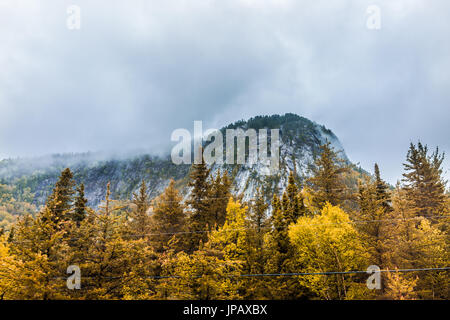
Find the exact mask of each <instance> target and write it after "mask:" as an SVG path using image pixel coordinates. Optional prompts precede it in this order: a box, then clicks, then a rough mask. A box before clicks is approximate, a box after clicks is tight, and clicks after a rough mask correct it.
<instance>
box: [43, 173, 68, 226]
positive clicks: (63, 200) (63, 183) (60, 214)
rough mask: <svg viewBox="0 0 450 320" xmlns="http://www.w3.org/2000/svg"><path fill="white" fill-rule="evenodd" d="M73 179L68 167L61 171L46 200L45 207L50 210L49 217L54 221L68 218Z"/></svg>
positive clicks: (57, 221)
mask: <svg viewBox="0 0 450 320" xmlns="http://www.w3.org/2000/svg"><path fill="white" fill-rule="evenodd" d="M74 186H75V181H74V179H73V174H72V172H71V171H70V169H69V168H66V169H64V170H63V171H62V172H61V175H60V177H59V180H58V181H57V182H56V184H55V188H54V189H53V193H52V194H51V195H50V197H49V199H48V201H47V208H48V209H49V210H50V212H49V213H50V217H49V218H50V219H52V220H53V221H54V222H55V223H59V222H63V221H67V220H69V219H70V216H71V210H72V202H73V195H74V193H75V191H74Z"/></svg>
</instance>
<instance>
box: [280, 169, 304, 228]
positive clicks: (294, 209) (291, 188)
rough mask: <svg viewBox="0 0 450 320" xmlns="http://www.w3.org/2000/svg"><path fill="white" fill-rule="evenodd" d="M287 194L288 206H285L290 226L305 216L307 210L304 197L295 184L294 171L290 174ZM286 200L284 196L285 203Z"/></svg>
mask: <svg viewBox="0 0 450 320" xmlns="http://www.w3.org/2000/svg"><path fill="white" fill-rule="evenodd" d="M285 194H286V198H287V201H286V204H284V205H283V210H284V214H285V218H286V220H287V222H288V223H289V224H291V223H295V222H296V221H297V219H298V218H299V217H300V216H302V215H305V211H306V208H305V205H304V203H303V197H302V196H301V194H300V192H299V189H298V187H297V184H296V183H295V178H294V173H293V172H292V171H291V172H290V174H289V179H288V186H287V188H286V191H285ZM284 199H285V196H284V194H283V203H284V202H285V200H284Z"/></svg>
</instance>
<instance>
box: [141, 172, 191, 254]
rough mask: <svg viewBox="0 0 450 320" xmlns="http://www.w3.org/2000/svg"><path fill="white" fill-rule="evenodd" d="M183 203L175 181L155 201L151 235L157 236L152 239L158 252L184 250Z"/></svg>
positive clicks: (184, 222) (184, 220) (184, 218)
mask: <svg viewBox="0 0 450 320" xmlns="http://www.w3.org/2000/svg"><path fill="white" fill-rule="evenodd" d="M181 201H182V197H181V195H180V194H179V192H178V190H177V189H175V181H174V180H170V183H169V186H168V187H167V188H166V189H165V190H164V192H163V193H162V194H161V195H160V196H159V197H158V198H156V199H155V201H154V207H153V212H154V213H153V216H152V227H151V233H152V234H155V235H152V236H151V237H150V239H151V243H152V245H153V247H154V248H155V250H156V251H157V252H163V251H165V250H167V249H171V250H172V251H173V252H178V251H181V250H182V249H183V248H184V241H185V239H186V237H185V234H183V232H185V231H186V228H185V227H186V225H185V224H186V214H185V212H184V207H183V205H182V203H181ZM189 236H190V235H189Z"/></svg>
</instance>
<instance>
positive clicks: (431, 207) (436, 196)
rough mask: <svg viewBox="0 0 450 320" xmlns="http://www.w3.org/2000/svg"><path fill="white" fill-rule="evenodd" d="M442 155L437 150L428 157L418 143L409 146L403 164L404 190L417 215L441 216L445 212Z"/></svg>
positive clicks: (426, 150)
mask: <svg viewBox="0 0 450 320" xmlns="http://www.w3.org/2000/svg"><path fill="white" fill-rule="evenodd" d="M443 160H444V154H443V153H442V154H441V153H439V149H438V148H436V150H435V151H434V152H433V153H432V154H431V155H429V154H428V147H427V146H426V145H422V143H420V142H419V143H418V144H417V146H415V145H414V144H412V143H411V144H410V147H409V150H408V153H407V156H406V163H404V164H403V166H404V168H405V171H406V172H405V173H404V174H403V183H404V188H405V190H406V191H407V196H408V197H409V199H411V201H412V202H413V205H414V209H415V212H416V214H417V215H420V216H433V215H443V214H445V210H446V195H445V185H446V181H444V180H443V178H442V162H443Z"/></svg>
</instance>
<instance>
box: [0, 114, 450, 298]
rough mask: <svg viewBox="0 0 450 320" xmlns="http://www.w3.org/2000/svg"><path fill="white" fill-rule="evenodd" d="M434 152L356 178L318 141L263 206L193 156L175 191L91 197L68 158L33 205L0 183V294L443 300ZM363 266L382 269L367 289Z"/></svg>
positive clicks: (448, 204)
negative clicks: (393, 180) (73, 283)
mask: <svg viewBox="0 0 450 320" xmlns="http://www.w3.org/2000/svg"><path fill="white" fill-rule="evenodd" d="M261 121H262V120H261ZM443 159H444V154H442V153H440V152H439V149H436V150H435V151H433V152H430V151H429V150H428V147H427V146H426V145H423V144H422V143H418V144H411V145H410V147H409V150H408V152H407V155H406V160H405V164H404V174H403V179H402V181H401V183H399V184H398V185H397V186H395V187H390V186H389V185H388V184H387V183H386V182H385V181H384V180H383V178H382V170H380V168H379V166H378V165H377V164H374V172H375V174H374V176H373V177H370V176H362V175H361V176H358V177H355V172H354V171H352V170H351V168H350V167H349V165H348V163H347V162H346V161H344V160H342V159H341V158H340V157H339V154H338V152H337V151H335V150H334V149H333V148H332V147H331V146H330V144H329V143H326V144H324V145H322V146H321V147H320V153H319V156H318V157H317V158H316V160H315V167H314V170H313V174H312V176H311V177H310V178H309V179H306V180H304V181H302V180H301V179H298V176H297V174H296V172H291V173H290V175H289V178H288V183H287V186H286V188H285V189H284V190H280V192H276V193H274V194H273V195H272V200H271V201H270V203H269V202H267V201H266V198H267V197H266V195H265V194H264V192H263V190H262V189H261V188H258V192H257V193H256V195H255V197H254V198H253V199H249V200H247V201H244V200H243V197H242V196H241V195H233V192H232V189H231V188H232V186H231V180H230V177H229V173H228V172H226V171H223V172H218V173H217V174H216V175H213V174H212V173H211V172H210V170H209V169H208V167H207V166H206V165H205V164H204V163H202V164H195V165H192V167H191V169H190V176H189V182H188V185H189V187H190V190H191V192H190V193H189V194H188V196H187V197H186V198H185V199H184V198H183V197H182V195H181V194H180V192H179V190H177V187H176V185H177V184H176V181H174V180H172V181H171V182H170V183H169V185H168V186H167V187H166V189H165V190H164V191H163V192H162V193H161V194H160V195H159V196H157V197H155V198H153V199H151V198H150V196H149V194H150V191H149V189H150V188H151V186H149V185H148V184H147V182H146V180H145V179H144V178H143V179H142V180H141V182H140V187H139V189H138V191H137V192H136V193H134V194H133V197H132V200H130V201H127V200H116V199H113V198H112V197H111V190H110V188H111V187H110V183H109V182H108V183H106V184H105V186H104V188H105V198H104V200H103V202H102V204H101V205H100V206H99V207H98V208H90V207H89V206H88V205H87V200H86V197H85V188H84V185H83V184H82V183H80V184H77V183H76V182H75V179H74V175H73V172H72V171H71V170H70V169H69V168H67V169H64V170H63V171H62V172H61V174H60V177H59V179H58V181H57V182H56V183H55V185H54V187H53V189H52V192H51V194H50V196H49V197H48V199H47V201H46V203H45V206H44V207H43V208H42V209H40V210H39V211H38V212H36V210H37V209H36V207H35V206H33V205H32V204H30V203H32V198H33V195H32V194H25V195H23V196H22V198H21V199H16V198H15V197H14V194H15V191H14V187H13V186H10V185H3V184H0V215H1V217H2V218H3V219H2V220H1V221H2V222H1V224H0V299H339V300H346V299H449V288H450V287H449V279H450V277H449V272H450V271H449V270H448V267H449V261H450V256H449V254H450V251H449V245H450V243H449V228H448V223H449V221H450V220H449V213H450V212H449V211H450V199H449V194H448V192H447V191H446V181H444V180H443V177H442V170H443V168H442V161H443ZM355 180H357V181H358V183H357V185H356V186H355V185H349V181H355ZM14 217H18V219H15V218H14ZM73 265H75V266H78V267H79V268H80V271H81V288H80V289H75V290H71V289H69V288H68V287H67V284H66V282H67V277H68V274H67V268H68V267H69V266H73ZM370 265H376V266H378V267H379V268H380V269H381V270H385V271H386V272H383V273H382V274H381V282H382V283H381V288H380V289H378V290H373V289H369V288H368V287H367V285H366V280H367V277H368V275H367V274H366V273H365V270H366V269H367V267H368V266H370ZM445 268H447V269H445ZM405 270H406V271H405ZM355 271H356V272H355Z"/></svg>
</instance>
